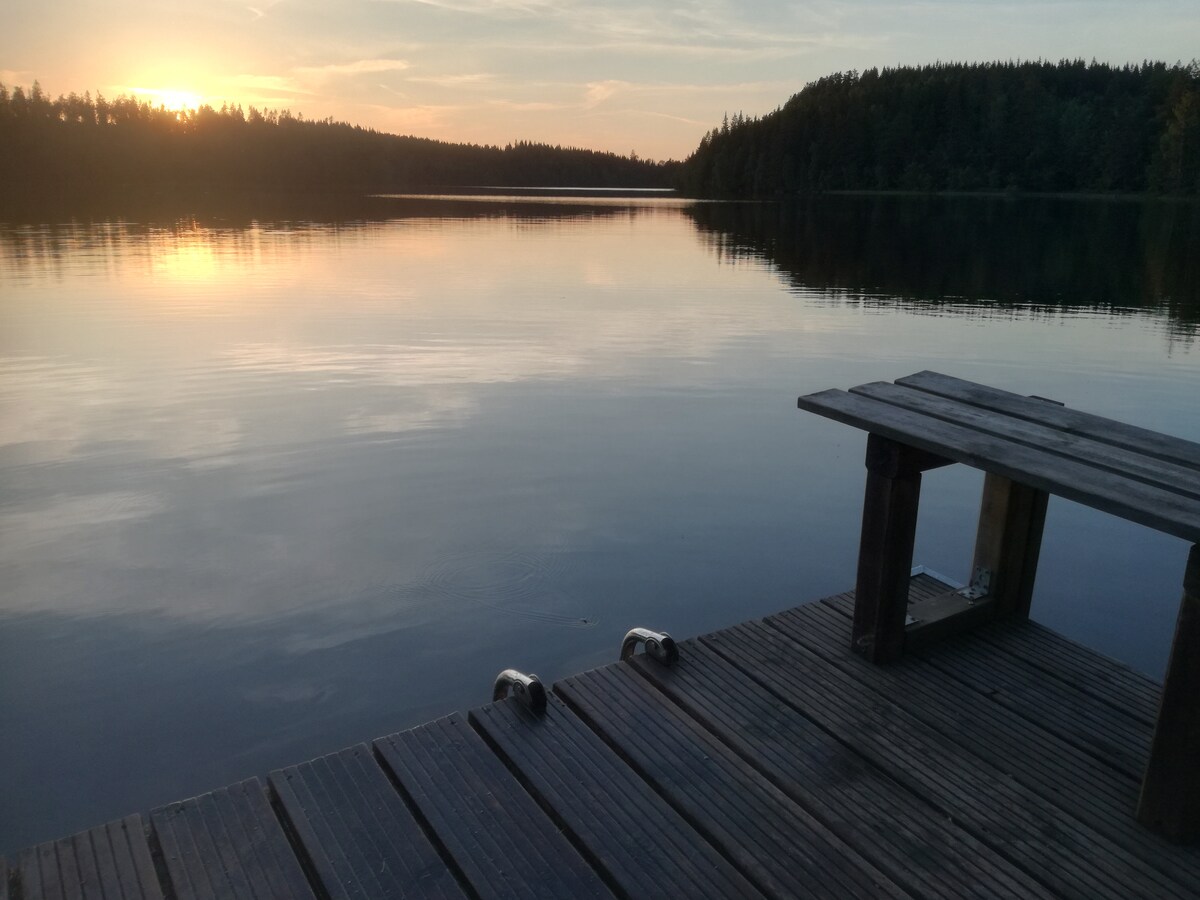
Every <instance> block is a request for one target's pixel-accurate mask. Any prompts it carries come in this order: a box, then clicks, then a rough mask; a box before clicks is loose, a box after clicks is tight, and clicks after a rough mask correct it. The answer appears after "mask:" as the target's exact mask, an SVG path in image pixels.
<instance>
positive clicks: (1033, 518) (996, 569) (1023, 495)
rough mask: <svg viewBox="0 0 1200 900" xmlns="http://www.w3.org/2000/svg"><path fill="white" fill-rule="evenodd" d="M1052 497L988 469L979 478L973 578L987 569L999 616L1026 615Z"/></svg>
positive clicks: (1031, 597)
mask: <svg viewBox="0 0 1200 900" xmlns="http://www.w3.org/2000/svg"><path fill="white" fill-rule="evenodd" d="M1049 500H1050V495H1049V494H1047V493H1046V492H1045V491H1039V490H1037V489H1036V488H1031V487H1029V486H1028V485H1024V484H1020V483H1018V482H1015V481H1012V480H1011V479H1008V478H1004V477H1002V476H1000V475H993V474H992V473H991V472H989V473H987V476H986V477H985V478H984V481H983V500H982V501H981V503H980V505H979V530H978V531H977V532H976V535H975V558H974V560H973V561H972V563H971V577H972V578H974V577H975V572H976V571H977V570H979V569H986V570H987V571H988V572H990V573H991V576H990V584H989V587H988V596H989V597H991V598H992V600H993V604H994V609H995V614H996V615H997V616H1008V615H1015V616H1020V617H1022V618H1027V617H1028V616H1029V604H1030V601H1031V600H1032V599H1033V581H1034V577H1035V576H1036V575H1037V564H1038V555H1039V554H1040V553H1041V549H1042V529H1043V527H1044V526H1045V524H1046V506H1047V504H1048V503H1049Z"/></svg>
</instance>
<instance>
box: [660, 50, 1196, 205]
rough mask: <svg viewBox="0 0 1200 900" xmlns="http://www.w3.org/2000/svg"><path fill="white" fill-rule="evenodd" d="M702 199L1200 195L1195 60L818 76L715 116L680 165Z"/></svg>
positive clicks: (939, 67)
mask: <svg viewBox="0 0 1200 900" xmlns="http://www.w3.org/2000/svg"><path fill="white" fill-rule="evenodd" d="M679 186H680V187H681V188H682V189H683V190H684V191H686V192H688V193H691V194H695V195H699V196H710V197H776V196H785V195H794V194H813V193H820V192H823V191H1027V192H1050V193H1090V192H1100V193H1136V194H1141V193H1159V194H1176V195H1178V194H1182V195H1193V196H1194V195H1196V194H1200V63H1196V62H1192V63H1191V64H1190V65H1186V66H1184V65H1174V66H1169V65H1166V64H1165V63H1161V62H1146V63H1143V64H1141V65H1138V66H1122V67H1113V66H1108V65H1104V64H1100V63H1095V62H1093V63H1090V64H1089V63H1085V62H1083V61H1082V60H1076V61H1064V62H1059V63H1057V64H1055V63H1048V62H1026V63H1011V62H1009V63H1001V62H997V63H983V64H957V63H938V64H936V65H929V66H920V67H901V68H895V69H883V70H882V71H880V70H877V69H868V70H867V71H865V72H861V73H860V72H843V73H839V74H836V75H830V76H828V77H826V78H822V79H820V80H819V81H816V82H813V83H812V84H809V85H808V86H807V87H805V88H804V89H803V90H802V91H800V93H798V94H796V95H795V96H793V97H792V98H791V99H790V100H788V102H787V103H786V104H784V106H782V107H781V108H780V109H777V110H776V111H775V112H773V113H770V114H768V115H765V116H762V117H761V118H748V117H745V116H743V115H741V114H738V115H735V116H734V117H733V118H732V119H727V120H726V121H725V122H724V123H722V125H721V126H720V127H719V128H714V129H713V130H712V131H711V132H710V133H709V134H707V135H706V136H705V137H704V139H703V140H702V141H701V143H700V146H699V148H698V149H697V150H696V151H695V153H693V154H692V155H691V156H690V157H689V158H688V159H687V160H686V161H685V163H684V166H683V169H682V171H681V172H680V179H679Z"/></svg>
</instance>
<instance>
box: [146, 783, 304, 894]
mask: <svg viewBox="0 0 1200 900" xmlns="http://www.w3.org/2000/svg"><path fill="white" fill-rule="evenodd" d="M248 823H251V824H248ZM150 825H151V828H152V829H153V830H154V834H155V837H156V838H157V839H158V841H159V845H160V846H161V847H162V850H163V862H164V864H165V866H166V870H167V875H168V877H169V878H170V881H171V885H172V888H173V890H174V893H175V896H176V897H177V898H179V900H185V898H193V897H194V898H197V900H199V898H222V897H255V898H263V900H289V898H296V900H300V898H305V897H309V898H311V897H312V896H313V893H312V890H311V888H310V887H309V885H308V880H307V879H306V878H305V876H304V872H303V870H302V869H301V868H300V863H299V861H298V860H297V859H296V858H295V855H294V854H293V853H292V852H291V850H290V845H289V844H288V840H287V836H286V835H285V834H284V831H283V828H282V826H281V825H280V823H279V821H278V820H277V819H276V818H275V814H274V813H273V812H272V811H271V807H270V805H269V804H268V803H267V798H266V794H265V792H264V790H263V785H262V783H261V782H260V781H259V780H258V779H257V778H252V779H249V780H247V781H242V782H238V783H237V784H233V785H230V786H229V787H225V788H221V789H220V790H217V791H212V792H210V793H207V794H201V795H200V796H198V797H193V798H191V799H189V800H184V801H182V802H179V803H172V804H169V805H167V806H164V807H160V808H159V809H156V810H154V811H153V812H152V813H151V814H150ZM280 860H286V861H287V862H286V863H285V864H284V865H282V866H281V865H280Z"/></svg>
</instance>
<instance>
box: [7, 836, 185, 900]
mask: <svg viewBox="0 0 1200 900" xmlns="http://www.w3.org/2000/svg"><path fill="white" fill-rule="evenodd" d="M126 828H132V829H134V831H135V842H134V843H133V845H132V846H131V845H130V844H129V843H128V842H127V841H125V840H124V831H125V829H126ZM114 831H115V832H116V833H118V834H119V835H121V836H122V840H123V842H124V844H123V846H122V847H120V848H119V849H118V850H117V851H116V852H114V851H113V849H112V847H111V842H110V838H109V835H110V833H112V832H114ZM118 857H119V858H120V860H121V863H122V864H121V866H118V865H117V859H118ZM147 868H149V871H150V874H149V875H145V874H143V873H144V872H145V870H146V869H147ZM122 875H124V877H122ZM8 881H11V882H12V898H13V900H59V898H61V900H92V898H96V900H104V898H107V897H129V898H131V900H161V898H162V890H161V888H160V887H159V884H158V879H157V877H155V876H154V874H153V863H152V861H151V860H150V850H149V847H148V845H147V844H146V839H145V833H144V830H143V828H142V821H141V817H140V816H129V817H127V818H126V819H123V820H119V821H117V822H110V823H108V824H107V825H100V826H97V827H96V828H92V829H89V830H87V831H81V832H78V833H77V834H73V835H71V836H69V837H65V838H60V839H59V840H57V841H46V842H44V843H42V844H39V845H37V846H36V847H31V848H29V849H27V850H25V851H23V852H22V853H21V854H20V856H19V857H18V864H17V867H16V868H15V869H13V870H12V871H10V872H9V875H8V878H7V879H6V880H5V883H6V884H7V883H8ZM0 896H2V895H0Z"/></svg>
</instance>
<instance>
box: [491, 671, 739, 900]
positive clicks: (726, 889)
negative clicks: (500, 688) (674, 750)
mask: <svg viewBox="0 0 1200 900" xmlns="http://www.w3.org/2000/svg"><path fill="white" fill-rule="evenodd" d="M470 720H471V722H472V724H473V725H474V726H475V727H476V728H477V729H479V730H480V731H481V732H482V733H483V735H484V737H485V738H486V739H487V741H488V743H489V744H490V745H491V746H492V747H493V748H494V749H495V750H496V751H497V752H498V753H500V754H501V755H502V756H503V757H504V758H505V760H506V761H507V763H508V765H509V766H510V767H511V768H512V769H513V770H514V771H515V772H517V773H518V777H519V778H520V779H521V781H522V783H523V784H524V785H525V787H526V789H527V790H529V791H530V792H531V793H532V794H533V795H534V797H535V798H537V800H538V802H539V803H540V804H541V805H542V808H543V809H545V810H546V811H547V812H548V814H549V815H551V817H552V818H553V819H554V820H555V822H557V823H558V824H559V826H560V827H562V828H563V829H564V830H566V831H567V832H569V834H570V835H571V839H572V842H573V843H574V844H575V845H576V846H578V847H580V848H581V849H582V850H583V852H584V854H585V856H586V857H587V858H588V861H589V862H590V863H591V864H592V865H593V866H595V867H596V868H597V869H599V870H600V871H602V872H603V873H605V875H606V877H607V879H608V880H609V883H610V884H613V885H614V886H616V888H617V890H618V891H620V892H623V893H624V894H625V895H627V896H629V897H645V898H657V897H662V896H667V895H669V896H678V897H689V898H693V897H694V898H703V897H711V898H714V900H717V898H724V897H761V896H762V894H761V892H760V891H758V890H757V889H755V888H754V887H753V886H752V885H751V884H750V882H749V881H747V880H746V879H745V878H744V877H743V876H742V875H741V874H740V873H739V872H738V871H737V869H736V868H734V866H733V865H732V864H731V863H730V862H729V861H728V860H727V859H726V858H725V857H723V856H722V855H721V854H720V853H718V852H717V850H716V849H714V848H713V847H712V846H711V845H710V844H709V843H708V842H707V841H706V840H705V839H704V838H703V837H702V836H701V835H700V834H699V833H698V832H697V831H696V830H695V829H694V828H693V827H692V826H691V825H690V824H688V822H687V821H686V820H685V819H684V818H683V817H682V816H680V815H679V813H677V812H676V811H675V810H674V809H672V808H671V806H670V805H669V804H668V803H667V802H666V801H665V800H663V798H662V797H660V796H659V795H658V794H657V793H655V791H654V790H653V789H652V788H651V787H650V786H649V785H648V784H646V783H645V782H644V781H643V780H642V779H641V778H639V777H638V776H637V774H636V773H634V772H633V771H632V770H631V769H630V768H629V767H628V766H627V765H626V764H625V763H624V762H623V761H622V760H621V759H620V758H619V757H618V756H617V755H616V754H615V753H614V752H613V751H612V750H611V749H610V748H609V747H608V746H607V745H606V744H605V743H604V742H603V741H602V740H601V739H600V737H599V736H598V735H596V734H595V733H594V732H593V731H592V730H591V729H590V728H588V727H587V725H585V724H584V723H583V722H582V721H580V720H579V718H578V717H576V716H575V715H574V714H573V713H572V712H570V711H569V710H568V709H567V708H566V707H565V706H564V705H563V702H562V701H561V700H559V699H558V698H557V697H556V696H553V695H552V696H551V697H550V698H549V703H548V704H547V708H546V712H545V714H544V715H541V716H535V715H534V714H532V713H530V712H528V711H527V710H525V709H524V707H522V706H520V705H519V704H517V703H515V702H513V701H511V700H509V701H501V702H499V703H492V704H489V705H487V706H484V707H481V708H479V709H476V710H472V711H471V713H470Z"/></svg>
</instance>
